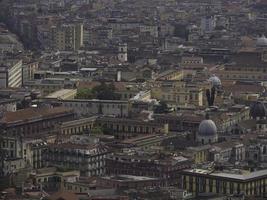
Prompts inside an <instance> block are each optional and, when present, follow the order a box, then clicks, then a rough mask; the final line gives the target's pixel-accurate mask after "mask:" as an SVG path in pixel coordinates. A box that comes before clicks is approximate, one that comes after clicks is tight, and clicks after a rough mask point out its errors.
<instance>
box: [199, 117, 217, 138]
mask: <svg viewBox="0 0 267 200" xmlns="http://www.w3.org/2000/svg"><path fill="white" fill-rule="evenodd" d="M216 134H217V127H216V125H215V123H214V122H213V121H212V120H210V119H206V120H203V121H202V122H201V123H200V125H199V128H198V135H199V136H213V135H216Z"/></svg>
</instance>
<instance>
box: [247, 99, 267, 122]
mask: <svg viewBox="0 0 267 200" xmlns="http://www.w3.org/2000/svg"><path fill="white" fill-rule="evenodd" d="M249 114H250V116H251V117H252V118H258V117H259V118H264V117H266V108H265V106H264V104H263V103H262V102H259V101H257V102H255V103H253V104H252V105H251V106H250V113H249Z"/></svg>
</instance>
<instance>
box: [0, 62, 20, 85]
mask: <svg viewBox="0 0 267 200" xmlns="http://www.w3.org/2000/svg"><path fill="white" fill-rule="evenodd" d="M21 84H22V60H7V61H5V62H4V63H2V64H0V88H18V87H21Z"/></svg>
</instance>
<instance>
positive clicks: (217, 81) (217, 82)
mask: <svg viewBox="0 0 267 200" xmlns="http://www.w3.org/2000/svg"><path fill="white" fill-rule="evenodd" d="M208 81H209V82H211V84H212V86H214V87H219V86H221V85H222V82H221V80H220V79H219V78H218V77H217V76H215V75H212V76H211V77H210V78H209V79H208Z"/></svg>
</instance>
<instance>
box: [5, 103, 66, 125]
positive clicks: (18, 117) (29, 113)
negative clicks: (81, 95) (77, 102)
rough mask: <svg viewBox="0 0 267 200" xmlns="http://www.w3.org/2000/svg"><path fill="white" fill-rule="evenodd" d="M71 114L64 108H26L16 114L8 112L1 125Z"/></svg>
mask: <svg viewBox="0 0 267 200" xmlns="http://www.w3.org/2000/svg"><path fill="white" fill-rule="evenodd" d="M67 112H71V110H70V109H67V108H64V107H56V108H26V109H22V110H18V111H16V112H6V113H5V114H4V116H3V118H2V119H1V120H0V123H16V122H22V121H28V120H37V119H41V118H48V117H55V116H56V115H60V114H65V113H67Z"/></svg>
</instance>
